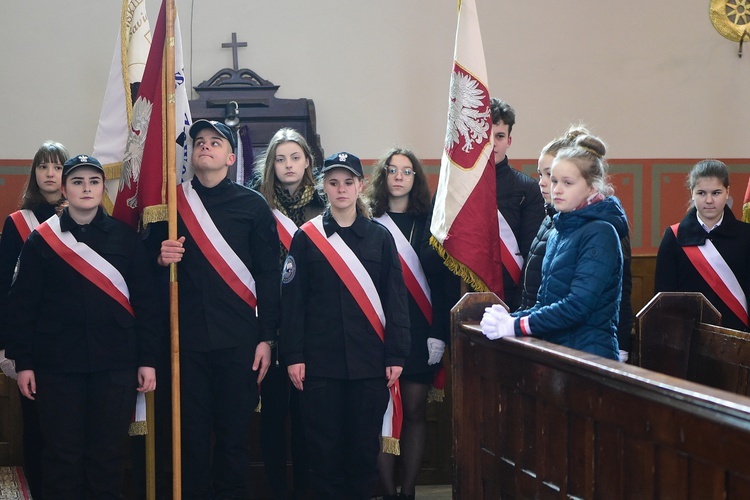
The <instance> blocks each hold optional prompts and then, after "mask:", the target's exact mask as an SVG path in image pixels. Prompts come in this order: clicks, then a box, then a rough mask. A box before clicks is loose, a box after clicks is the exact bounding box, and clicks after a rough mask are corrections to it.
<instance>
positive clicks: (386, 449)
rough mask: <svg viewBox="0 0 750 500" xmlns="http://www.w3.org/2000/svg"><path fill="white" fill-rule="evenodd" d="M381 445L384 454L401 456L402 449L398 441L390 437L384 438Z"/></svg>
mask: <svg viewBox="0 0 750 500" xmlns="http://www.w3.org/2000/svg"><path fill="white" fill-rule="evenodd" d="M380 444H381V450H382V451H383V453H390V454H391V455H401V447H400V446H399V444H398V439H396V438H394V437H390V436H383V438H382V439H381V443H380Z"/></svg>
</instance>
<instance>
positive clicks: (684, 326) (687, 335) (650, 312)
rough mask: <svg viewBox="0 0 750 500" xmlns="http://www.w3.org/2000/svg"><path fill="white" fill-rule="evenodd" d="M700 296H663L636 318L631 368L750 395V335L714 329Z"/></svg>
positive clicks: (716, 321) (716, 316)
mask: <svg viewBox="0 0 750 500" xmlns="http://www.w3.org/2000/svg"><path fill="white" fill-rule="evenodd" d="M720 324H721V314H720V313H719V312H718V311H717V310H716V309H715V308H714V307H713V306H712V305H711V303H710V302H708V300H706V298H705V297H704V296H703V294H700V293H684V292H670V293H665V292H662V293H659V294H657V295H656V296H654V298H653V299H651V300H650V301H649V302H648V304H646V305H645V306H644V307H643V309H641V311H640V312H639V313H638V314H637V315H636V322H635V326H636V328H635V330H636V334H635V338H634V341H633V351H634V352H633V354H634V357H633V364H635V365H637V366H640V367H642V368H648V369H649V370H654V371H657V372H659V373H665V374H668V375H673V376H675V377H679V378H684V379H686V380H690V381H693V382H698V383H699V384H704V385H708V386H711V387H716V388H718V389H724V390H726V391H731V392H734V393H736V394H742V395H744V396H747V395H749V394H748V391H749V390H750V388H749V387H748V380H749V379H750V334H748V333H745V332H739V331H737V330H732V329H729V328H722V327H721V326H716V325H720Z"/></svg>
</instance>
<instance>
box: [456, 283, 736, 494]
mask: <svg viewBox="0 0 750 500" xmlns="http://www.w3.org/2000/svg"><path fill="white" fill-rule="evenodd" d="M497 302H499V300H498V299H497V297H496V296H494V295H493V294H467V295H466V296H464V297H463V298H462V299H461V301H459V303H458V304H457V305H456V306H455V307H454V309H453V311H452V322H453V324H452V343H453V344H452V348H451V357H452V363H453V370H454V372H453V374H454V377H453V381H452V386H453V387H452V388H453V397H454V400H453V439H454V442H453V445H454V456H455V466H454V470H455V480H454V483H453V484H454V486H453V487H454V498H457V499H471V500H473V499H483V498H485V499H499V498H519V499H520V498H560V499H562V498H604V499H620V498H637V499H657V498H658V499H663V498H680V499H684V498H695V499H705V498H729V499H735V498H737V499H739V498H743V499H745V498H750V460H748V457H750V399H749V398H747V397H745V396H740V395H735V394H732V393H729V392H726V391H722V390H719V389H714V388H710V387H706V386H703V385H699V384H697V383H694V382H690V381H686V380H681V379H678V378H675V377H672V376H669V375H664V374H660V373H656V372H653V371H650V370H646V369H644V368H641V367H638V366H631V365H626V364H623V363H618V362H615V361H611V360H607V359H604V358H600V357H598V356H594V355H589V354H585V353H582V352H580V351H575V350H572V349H568V348H565V347H561V346H558V345H554V344H550V343H547V342H544V341H541V340H538V339H533V338H525V339H522V338H510V339H501V340H495V341H490V340H487V339H486V338H485V337H484V336H483V335H482V334H481V331H480V329H479V327H478V321H479V320H480V319H481V316H482V313H483V311H484V308H485V307H486V306H487V305H489V304H491V303H497Z"/></svg>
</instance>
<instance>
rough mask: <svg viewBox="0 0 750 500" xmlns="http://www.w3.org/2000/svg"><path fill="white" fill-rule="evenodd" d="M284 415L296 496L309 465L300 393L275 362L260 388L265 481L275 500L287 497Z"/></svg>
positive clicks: (304, 483)
mask: <svg viewBox="0 0 750 500" xmlns="http://www.w3.org/2000/svg"><path fill="white" fill-rule="evenodd" d="M287 414H288V415H289V417H290V420H291V431H292V433H291V452H292V466H293V474H294V476H293V488H294V493H295V496H302V495H304V494H305V492H306V491H307V478H308V465H307V450H306V445H305V431H304V427H303V425H302V409H301V407H300V393H299V391H298V390H297V389H295V388H294V387H293V386H292V384H291V382H290V380H289V375H288V374H287V370H286V366H285V365H284V364H283V363H280V364H276V363H274V364H273V365H272V366H271V368H270V369H269V370H268V373H267V374H266V378H264V379H263V384H262V385H261V411H260V418H261V421H260V422H261V423H260V438H261V449H262V450H263V462H264V465H265V468H266V475H267V476H268V482H269V484H270V485H271V489H272V490H273V495H274V498H275V499H277V500H281V499H286V498H287V497H288V491H287V481H286V461H287V455H286V450H287V436H286V434H287V433H286V430H287V426H286V422H287Z"/></svg>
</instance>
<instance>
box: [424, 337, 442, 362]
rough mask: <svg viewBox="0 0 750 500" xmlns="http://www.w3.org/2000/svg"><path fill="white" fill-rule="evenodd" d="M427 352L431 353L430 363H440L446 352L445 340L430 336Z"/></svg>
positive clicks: (428, 360)
mask: <svg viewBox="0 0 750 500" xmlns="http://www.w3.org/2000/svg"><path fill="white" fill-rule="evenodd" d="M427 352H428V353H429V354H430V357H429V358H428V359H427V364H428V365H435V364H437V363H440V360H441V359H442V358H443V353H445V342H443V341H442V340H440V339H435V338H432V337H430V338H428V339H427Z"/></svg>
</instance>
